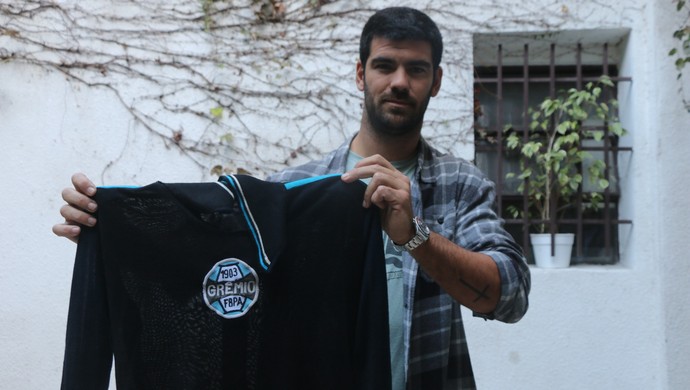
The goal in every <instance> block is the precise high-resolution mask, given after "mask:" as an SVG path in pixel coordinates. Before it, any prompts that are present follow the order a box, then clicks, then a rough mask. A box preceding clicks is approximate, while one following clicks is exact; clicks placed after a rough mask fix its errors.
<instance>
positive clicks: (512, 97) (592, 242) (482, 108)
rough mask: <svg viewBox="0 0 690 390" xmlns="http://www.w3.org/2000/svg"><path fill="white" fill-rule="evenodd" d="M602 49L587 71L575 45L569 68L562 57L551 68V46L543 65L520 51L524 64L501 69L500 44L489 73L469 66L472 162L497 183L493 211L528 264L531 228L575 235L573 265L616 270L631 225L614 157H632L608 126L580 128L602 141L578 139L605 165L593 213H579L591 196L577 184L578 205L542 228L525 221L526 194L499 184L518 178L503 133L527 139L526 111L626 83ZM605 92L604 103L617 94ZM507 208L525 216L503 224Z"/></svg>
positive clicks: (515, 157) (526, 50)
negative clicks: (624, 214)
mask: <svg viewBox="0 0 690 390" xmlns="http://www.w3.org/2000/svg"><path fill="white" fill-rule="evenodd" d="M600 48H601V50H602V53H601V56H600V58H602V59H603V60H602V61H601V63H600V64H592V63H591V61H589V62H588V63H587V64H583V63H582V59H581V58H582V53H583V49H582V46H581V45H580V44H577V45H573V47H572V48H569V49H568V50H570V51H569V52H572V54H573V58H572V62H570V63H569V64H568V63H564V61H563V60H562V58H561V59H560V60H559V61H558V64H557V60H556V50H557V49H556V45H555V44H551V45H550V49H549V54H548V55H549V57H550V58H549V60H548V63H545V61H543V60H542V61H541V62H540V63H539V64H530V54H529V50H530V47H529V45H527V44H526V45H524V52H523V54H522V56H523V63H522V65H516V64H515V61H514V58H513V60H512V61H511V64H509V65H506V66H504V65H503V63H504V54H503V46H502V45H500V44H499V45H498V47H497V49H496V62H495V66H477V65H475V80H474V94H475V95H474V102H475V103H474V109H475V162H476V163H477V165H478V166H479V167H480V168H481V169H482V170H483V171H484V172H486V173H487V175H488V176H489V177H490V178H491V179H492V180H494V182H495V183H496V187H497V188H496V190H497V208H498V212H499V214H500V215H501V217H502V218H504V219H505V220H506V228H507V230H508V231H509V232H510V233H511V234H513V236H514V237H515V239H516V241H517V242H519V243H521V244H522V247H523V248H524V249H525V252H526V253H527V255H528V258H531V247H530V245H529V233H530V232H534V227H535V225H537V224H540V223H546V224H548V226H549V231H550V232H554V233H555V232H556V231H557V230H558V231H559V232H561V233H575V237H576V242H575V246H574V252H573V262H574V263H595V264H612V263H615V262H617V261H618V253H619V249H618V246H619V225H622V224H631V223H632V222H631V221H630V220H625V219H619V217H618V214H619V213H618V202H619V199H620V186H619V183H620V180H619V179H620V178H619V174H618V165H619V164H618V161H619V154H620V153H621V152H631V151H632V149H631V148H630V147H623V146H619V140H618V137H616V136H615V135H613V134H610V133H609V132H608V131H606V129H607V126H606V123H603V122H599V123H595V122H593V123H590V122H589V121H588V122H587V123H585V126H586V127H587V128H589V129H597V130H603V131H604V132H605V135H604V137H603V139H602V140H601V141H595V140H594V139H591V140H584V141H583V145H582V147H581V149H582V150H587V151H589V152H590V153H592V154H596V156H597V157H599V158H602V159H603V160H604V162H605V163H606V166H607V170H606V175H607V176H606V178H607V180H609V182H610V184H611V185H610V186H609V187H608V188H607V189H606V190H605V191H603V193H602V195H603V198H604V201H603V207H602V208H601V209H599V210H597V211H593V210H585V209H584V208H583V202H586V201H587V197H588V196H589V194H590V193H591V192H592V191H588V189H587V188H586V187H587V186H586V184H583V185H581V186H580V189H579V192H578V201H577V204H576V205H575V206H574V207H571V208H569V209H567V210H566V211H565V213H564V214H563V215H561V216H560V217H559V216H556V215H554V214H555V213H554V214H552V215H553V216H552V218H551V220H548V221H543V220H538V219H530V218H529V217H528V213H527V209H528V199H527V196H526V195H525V194H526V190H525V191H524V192H523V193H519V192H518V191H517V189H516V188H517V186H518V184H519V181H518V179H513V180H512V181H511V180H506V179H505V175H506V173H507V172H510V171H516V169H517V168H516V167H517V164H519V156H518V155H517V153H516V152H514V151H511V150H507V149H506V146H505V142H504V138H505V134H504V132H505V131H515V132H517V133H518V135H520V134H521V135H522V137H523V138H524V139H527V137H528V126H529V121H530V118H529V115H527V113H528V110H529V109H530V107H535V105H536V104H537V102H539V101H541V100H543V99H544V98H545V97H552V98H553V97H555V96H556V94H557V91H558V90H560V89H567V88H572V87H575V88H578V89H582V87H583V86H584V84H586V83H587V82H589V81H597V80H598V79H599V78H600V76H602V75H607V76H609V77H610V79H611V80H612V81H613V82H614V84H615V85H616V86H618V83H620V82H629V81H631V79H630V78H628V77H619V75H618V69H617V66H616V65H615V64H609V63H608V62H609V61H608V58H609V54H608V50H609V48H608V44H603V45H602V46H600ZM566 62H567V61H566ZM605 93H606V94H608V95H607V96H606V97H616V89H615V88H614V89H610V90H608V91H605ZM581 173H582V174H583V175H585V176H586V175H587V173H586V169H581ZM583 182H585V183H586V182H587V180H584V181H583ZM583 187H584V188H583ZM511 205H512V206H513V207H517V208H519V209H522V210H524V211H525V213H524V217H523V218H520V219H513V218H507V216H509V215H510V214H509V213H507V212H506V208H507V207H508V206H511ZM530 261H531V260H530Z"/></svg>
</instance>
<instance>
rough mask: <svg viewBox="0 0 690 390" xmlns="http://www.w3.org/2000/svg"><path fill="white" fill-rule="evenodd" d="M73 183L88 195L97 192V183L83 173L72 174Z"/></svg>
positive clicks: (77, 188)
mask: <svg viewBox="0 0 690 390" xmlns="http://www.w3.org/2000/svg"><path fill="white" fill-rule="evenodd" d="M72 185H73V186H74V189H75V190H77V191H78V192H79V193H82V194H84V195H86V196H94V195H95V194H96V185H94V184H93V182H92V181H91V180H89V178H88V177H86V175H85V174H83V173H75V174H74V175H72Z"/></svg>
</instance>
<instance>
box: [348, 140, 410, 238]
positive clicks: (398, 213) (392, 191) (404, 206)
mask: <svg viewBox="0 0 690 390" xmlns="http://www.w3.org/2000/svg"><path fill="white" fill-rule="evenodd" d="M367 178H371V181H370V182H369V185H368V186H367V189H366V191H365V192H364V202H363V206H364V207H369V206H371V204H372V203H373V204H375V205H376V206H378V207H379V208H380V209H381V223H382V225H383V230H385V231H386V234H388V237H390V238H391V240H393V242H395V243H396V244H404V243H406V242H408V241H409V240H410V239H412V237H414V234H415V229H414V225H413V224H412V218H413V217H414V215H413V211H412V200H411V199H412V196H411V194H410V179H409V178H408V177H407V176H405V174H403V173H401V172H400V171H398V170H397V169H395V167H394V166H393V164H391V163H390V162H389V161H388V160H386V159H385V158H383V157H382V156H380V155H378V154H377V155H374V156H371V157H367V158H365V159H362V160H361V161H360V162H359V163H357V165H355V167H354V168H353V169H352V170H350V171H349V172H346V173H344V174H343V176H342V179H343V181H345V182H346V183H351V182H354V181H355V180H359V179H367Z"/></svg>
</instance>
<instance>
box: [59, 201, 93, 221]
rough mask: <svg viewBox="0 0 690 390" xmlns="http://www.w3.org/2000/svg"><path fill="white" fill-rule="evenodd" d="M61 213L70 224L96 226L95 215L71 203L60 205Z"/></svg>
mask: <svg viewBox="0 0 690 390" xmlns="http://www.w3.org/2000/svg"><path fill="white" fill-rule="evenodd" d="M60 215H62V217H63V218H65V223H68V224H72V225H74V224H77V225H86V226H94V225H95V224H96V218H94V216H93V215H91V214H89V213H87V212H85V211H83V210H80V209H78V208H76V207H74V206H72V205H69V204H66V205H64V206H62V207H60Z"/></svg>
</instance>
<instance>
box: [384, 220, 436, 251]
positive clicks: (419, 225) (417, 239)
mask: <svg viewBox="0 0 690 390" xmlns="http://www.w3.org/2000/svg"><path fill="white" fill-rule="evenodd" d="M412 225H413V228H414V235H413V236H412V238H410V239H409V240H407V241H406V242H404V243H401V244H398V243H397V242H395V241H393V246H394V247H395V249H397V250H398V251H400V252H402V251H407V252H411V251H413V250H415V249H416V248H417V247H419V246H420V245H422V244H424V243H425V242H427V241H428V240H429V235H430V234H431V231H430V230H429V227H428V226H427V225H426V223H424V220H423V219H422V218H420V217H414V218H413V219H412Z"/></svg>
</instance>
